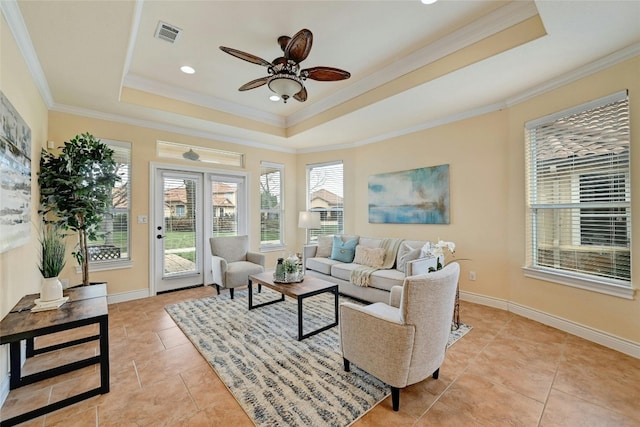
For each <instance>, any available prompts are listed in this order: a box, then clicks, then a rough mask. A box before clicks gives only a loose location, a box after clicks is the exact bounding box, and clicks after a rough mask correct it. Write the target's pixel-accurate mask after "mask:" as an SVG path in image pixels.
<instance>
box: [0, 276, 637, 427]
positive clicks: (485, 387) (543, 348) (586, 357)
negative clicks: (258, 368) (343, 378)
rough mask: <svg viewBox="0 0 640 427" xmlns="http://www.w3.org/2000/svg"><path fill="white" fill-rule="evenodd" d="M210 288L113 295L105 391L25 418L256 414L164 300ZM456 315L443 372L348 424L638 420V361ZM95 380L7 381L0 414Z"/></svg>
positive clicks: (234, 418) (138, 420)
mask: <svg viewBox="0 0 640 427" xmlns="http://www.w3.org/2000/svg"><path fill="white" fill-rule="evenodd" d="M212 294H215V289H213V288H211V287H204V288H194V289H187V290H183V291H179V292H173V293H169V294H164V295H160V296H157V297H153V298H147V299H143V300H137V301H130V302H126V303H120V304H113V305H110V306H109V334H110V360H111V392H110V393H108V394H106V395H103V396H96V397H94V398H91V399H88V400H85V401H83V402H80V403H77V404H75V405H73V406H70V407H67V408H64V409H61V410H59V411H56V412H53V413H51V414H49V415H46V416H43V417H40V418H37V419H34V420H31V421H29V422H27V423H24V424H23V425H25V426H58V425H59V426H112V425H118V426H160V425H168V426H234V427H236V426H251V425H253V424H252V422H251V421H250V420H249V418H248V417H247V416H246V415H245V413H244V411H243V410H242V409H241V408H240V406H239V405H238V404H237V403H236V401H235V399H234V398H233V397H232V396H231V394H230V393H229V392H228V391H227V390H226V388H225V386H224V384H222V382H221V381H220V380H219V379H218V377H217V376H216V374H215V373H214V372H213V370H212V369H211V368H210V367H209V366H208V364H207V363H206V362H205V360H204V359H203V358H202V357H201V356H200V354H199V353H198V351H196V350H195V348H194V347H193V346H192V345H191V343H190V342H189V341H188V340H187V338H186V337H185V336H184V335H183V334H182V332H181V331H180V330H179V329H178V328H177V327H176V325H175V324H174V322H173V321H172V320H171V318H170V317H169V316H168V315H167V313H166V312H165V311H164V308H163V307H164V306H165V305H166V304H170V303H174V302H178V301H181V300H184V299H191V298H199V297H204V296H209V295H212ZM461 317H462V320H463V321H464V322H466V323H468V324H470V325H472V326H473V330H472V331H471V332H470V333H469V334H467V335H466V336H465V337H464V338H462V339H461V340H460V341H458V342H457V343H456V344H455V345H453V346H452V347H451V348H450V349H449V351H448V353H447V358H446V361H445V363H444V365H443V366H442V368H441V369H440V378H439V379H438V380H433V379H431V378H429V379H427V380H425V381H423V382H421V383H418V384H415V385H413V386H410V387H408V388H406V389H404V390H403V391H402V392H401V393H400V411H399V412H397V413H396V412H393V411H392V409H391V398H390V397H389V398H387V399H386V400H384V401H383V402H382V403H380V404H379V405H378V406H376V407H375V408H373V409H372V410H371V411H369V412H368V413H367V414H365V415H364V416H363V417H362V418H361V419H360V420H358V421H357V422H356V423H355V424H354V426H358V427H365V426H385V427H390V426H400V427H402V426H416V427H417V426H617V427H618V426H638V425H640V405H639V404H638V396H640V360H638V359H635V358H633V357H629V356H626V355H624V354H621V353H618V352H616V351H613V350H609V349H607V348H604V347H602V346H599V345H596V344H593V343H590V342H588V341H585V340H583V339H580V338H577V337H575V336H572V335H569V334H566V333H564V332H561V331H558V330H556V329H553V328H550V327H547V326H544V325H541V324H539V323H536V322H533V321H530V320H527V319H525V318H522V317H519V316H516V315H513V314H510V313H507V312H504V311H501V310H496V309H493V308H488V307H484V306H481V305H477V304H471V303H467V302H464V301H463V302H462V303H461ZM87 329H88V328H85V330H84V331H78V332H77V334H80V333H81V334H83V335H89V334H90V333H91V331H89V330H87ZM65 337H68V335H66V336H65ZM43 339H44V338H43ZM56 340H60V337H59V336H58V337H56V336H50V337H47V341H49V343H50V342H55V341H56ZM44 344H45V343H43V342H42V341H41V342H40V345H44ZM47 344H48V343H47ZM36 345H37V346H38V344H36ZM97 351H98V350H97V347H96V346H95V344H93V343H87V344H83V345H81V346H77V347H76V348H74V349H72V350H71V349H67V350H63V351H58V352H56V354H49V355H40V356H37V357H35V358H33V359H30V360H29V361H28V362H27V364H26V365H25V373H28V372H29V371H37V370H41V369H42V368H45V367H47V366H52V365H53V364H58V363H60V362H61V361H62V360H73V359H74V358H81V357H80V356H84V355H85V354H94V353H95V352H97ZM98 383H99V373H98V370H97V369H96V368H95V367H88V368H85V369H82V370H80V371H77V372H74V373H70V374H66V375H65V376H63V377H59V378H57V379H50V380H46V381H43V382H40V383H37V384H32V385H30V386H26V387H22V388H20V389H17V390H13V391H11V392H10V394H9V397H8V398H7V400H6V402H5V403H4V405H3V406H2V408H1V409H0V419H6V418H8V417H10V416H13V415H15V414H16V413H22V412H24V411H25V410H28V409H31V408H33V407H36V406H39V405H42V404H46V403H47V402H54V401H57V400H60V399H62V398H64V397H66V396H69V395H71V394H75V393H77V392H78V391H83V390H88V389H91V388H93V387H96V386H97V384H98Z"/></svg>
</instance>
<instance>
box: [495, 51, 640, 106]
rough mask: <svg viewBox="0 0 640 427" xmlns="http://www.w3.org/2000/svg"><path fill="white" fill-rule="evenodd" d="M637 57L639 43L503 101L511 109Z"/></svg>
mask: <svg viewBox="0 0 640 427" xmlns="http://www.w3.org/2000/svg"><path fill="white" fill-rule="evenodd" d="M638 55H640V43H634V44H632V45H630V46H627V47H625V48H623V49H621V50H619V51H617V52H614V53H612V54H610V55H607V56H605V57H602V58H600V59H598V60H596V61H594V62H591V63H589V64H586V65H584V66H582V67H579V68H576V69H575V70H572V71H570V72H568V73H565V74H563V75H561V76H558V77H556V78H554V79H551V80H547V81H546V82H545V83H542V84H540V85H538V86H536V87H534V88H531V89H529V90H527V91H524V92H521V93H520V94H518V95H516V96H514V97H511V98H509V99H507V100H506V101H505V104H506V106H507V107H511V106H513V105H516V104H519V103H521V102H524V101H527V100H529V99H531V98H535V97H536V96H540V95H542V94H544V93H546V92H550V91H552V90H555V89H558V88H560V87H562V86H566V85H568V84H569V83H573V82H575V81H577V80H580V79H581V78H583V77H587V76H589V75H591V74H595V73H597V72H599V71H602V70H605V69H607V68H609V67H612V66H614V65H616V64H619V63H621V62H624V61H626V60H628V59H631V58H634V57H636V56H638Z"/></svg>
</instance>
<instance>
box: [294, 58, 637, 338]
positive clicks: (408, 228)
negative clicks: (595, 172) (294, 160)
mask: <svg viewBox="0 0 640 427" xmlns="http://www.w3.org/2000/svg"><path fill="white" fill-rule="evenodd" d="M638 76H640V58H635V59H633V60H630V61H627V62H625V63H622V64H619V65H616V66H614V67H611V68H610V69H608V70H605V71H602V72H599V73H596V74H594V75H592V76H589V77H586V78H584V79H581V80H580V81H577V82H575V83H572V84H569V85H567V86H565V87H562V88H560V89H557V90H554V91H551V92H549V93H546V94H543V95H540V96H538V97H535V98H532V99H531V100H528V101H526V102H523V103H521V104H518V105H515V106H512V107H510V108H507V109H505V110H503V111H499V112H494V113H490V114H486V115H483V116H480V117H475V118H471V119H467V120H462V121H459V122H456V123H452V124H448V125H444V126H440V127H437V128H433V129H428V130H425V131H421V132H417V133H414V134H411V135H406V136H403V137H398V138H393V139H389V140H387V141H383V142H379V143H377V144H371V145H367V146H363V147H359V148H355V149H350V150H344V151H338V152H327V153H319V154H304V155H299V156H298V174H302V173H304V167H305V165H306V164H307V163H313V162H317V161H330V160H339V159H343V160H344V161H345V231H346V232H347V233H350V234H358V235H365V236H377V237H383V236H395V237H404V238H412V239H414V238H415V239H429V240H435V239H443V240H451V241H454V242H455V243H456V244H457V252H456V256H457V258H469V260H468V261H463V262H461V267H462V273H461V280H460V288H461V290H462V291H465V292H468V293H473V294H479V295H482V296H485V297H489V298H495V299H497V301H502V302H504V303H505V304H506V303H515V304H519V305H522V306H524V307H526V308H530V309H533V310H537V311H540V312H542V313H546V314H548V315H551V316H554V317H556V318H559V319H564V320H568V321H570V322H575V323H578V324H580V325H584V326H587V327H590V328H592V329H595V330H597V331H602V332H605V333H607V334H610V335H612V336H615V337H619V338H622V339H623V340H629V341H631V342H634V343H640V316H639V315H638V313H639V312H640V301H639V300H638V298H637V297H636V299H635V300H627V299H623V298H619V297H612V296H607V295H604V294H601V293H595V292H591V291H587V290H581V289H576V288H571V287H567V286H564V285H558V284H555V283H550V282H546V281H541V280H533V279H528V278H525V277H524V275H523V272H522V266H523V265H524V262H525V206H526V194H525V163H524V123H525V122H526V121H528V120H532V119H535V118H539V117H542V116H545V115H548V114H551V113H554V112H557V111H561V110H563V109H566V108H569V107H573V106H576V105H579V104H581V103H585V102H587V101H590V100H593V99H597V98H599V97H602V96H605V95H609V94H611V93H614V92H617V91H620V90H623V89H629V93H630V100H631V114H632V118H631V123H632V129H631V135H632V141H631V144H632V153H635V152H637V151H639V150H640V131H638V130H637V128H638V126H639V125H638V124H639V123H640V100H638V99H639V97H640V95H639V94H640V79H639V78H638ZM634 94H635V98H634ZM440 164H449V165H450V189H451V223H450V224H448V225H406V224H370V223H369V222H368V212H367V209H368V202H367V180H368V177H369V176H370V175H372V174H378V173H383V172H392V171H401V170H408V169H414V168H418V167H424V166H435V165H440ZM297 194H298V200H299V201H300V202H299V205H298V208H300V209H303V208H304V189H302V188H300V189H298V190H297ZM632 198H633V201H634V202H633V207H632V211H633V218H632V221H633V222H634V223H635V224H636V226H635V227H634V228H633V248H632V250H633V249H635V252H636V253H638V250H639V247H640V231H638V230H640V227H639V226H637V224H639V223H640V156H638V155H634V156H633V157H632ZM635 264H637V262H636V263H635ZM469 271H475V272H476V275H477V280H476V281H473V282H472V281H469V280H468V277H469V275H468V272H469ZM632 281H633V283H634V284H635V286H636V287H637V286H638V283H640V269H639V268H635V269H634V270H633V278H632Z"/></svg>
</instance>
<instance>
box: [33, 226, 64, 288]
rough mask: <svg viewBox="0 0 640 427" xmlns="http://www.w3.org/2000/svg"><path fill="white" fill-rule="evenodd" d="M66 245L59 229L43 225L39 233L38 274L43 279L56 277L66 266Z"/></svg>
mask: <svg viewBox="0 0 640 427" xmlns="http://www.w3.org/2000/svg"><path fill="white" fill-rule="evenodd" d="M66 252H67V245H66V243H65V239H64V235H63V234H62V233H61V232H60V227H58V226H57V225H55V224H43V225H42V228H41V231H40V265H39V266H38V268H39V269H40V273H42V277H44V278H45V279H49V278H51V277H58V276H59V275H60V272H62V269H63V268H64V266H65V264H66V260H65V258H66V257H67V254H66Z"/></svg>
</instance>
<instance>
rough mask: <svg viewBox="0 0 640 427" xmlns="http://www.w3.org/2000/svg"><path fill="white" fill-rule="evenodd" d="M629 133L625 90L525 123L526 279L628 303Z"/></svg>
mask: <svg viewBox="0 0 640 427" xmlns="http://www.w3.org/2000/svg"><path fill="white" fill-rule="evenodd" d="M629 128H630V124H629V101H628V97H627V93H626V91H625V92H619V93H616V94H613V95H611V96H608V97H605V98H602V99H599V100H596V101H593V102H590V103H588V104H586V105H582V106H579V107H576V108H573V109H570V110H567V111H563V112H560V113H557V114H554V115H552V116H548V117H544V118H541V119H538V120H535V121H532V122H529V123H527V124H526V126H525V131H526V144H527V185H528V217H527V222H528V228H529V233H528V239H527V240H528V245H527V265H526V268H525V271H526V273H527V275H530V276H533V277H538V278H544V279H547V280H552V281H557V282H560V283H564V284H568V285H571V286H577V287H582V288H587V289H591V290H599V291H601V292H604V293H608V294H612V295H618V296H624V297H628V298H631V297H632V295H633V290H632V288H631V191H630V157H629V152H630V138H629Z"/></svg>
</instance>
